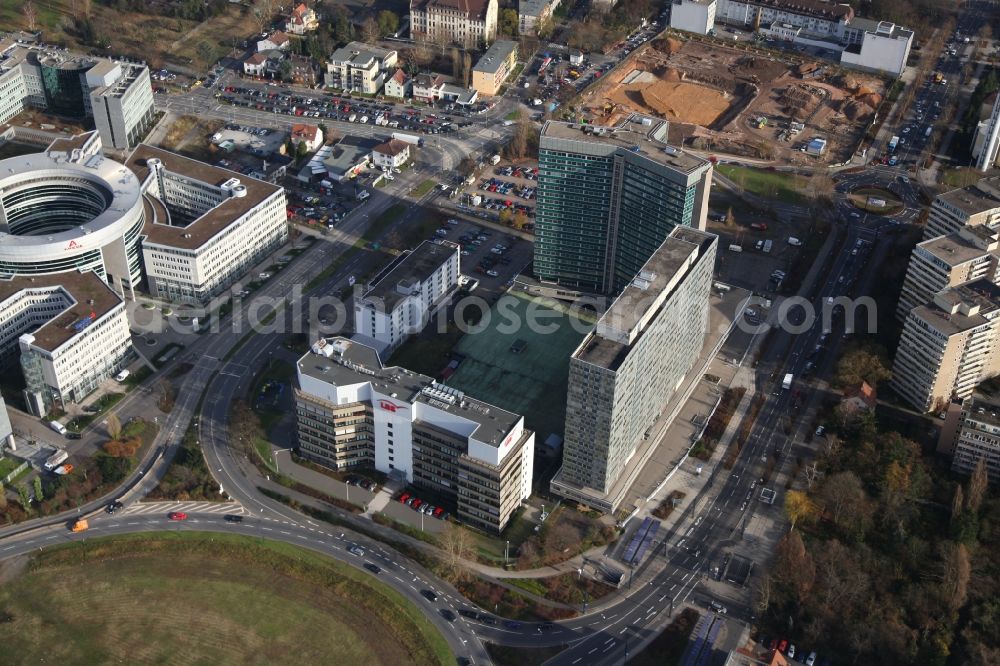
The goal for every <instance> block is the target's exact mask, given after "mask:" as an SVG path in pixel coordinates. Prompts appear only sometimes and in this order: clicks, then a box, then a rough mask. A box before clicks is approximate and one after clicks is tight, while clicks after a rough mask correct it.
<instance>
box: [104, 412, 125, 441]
mask: <svg viewBox="0 0 1000 666" xmlns="http://www.w3.org/2000/svg"><path fill="white" fill-rule="evenodd" d="M106 423H107V426H108V436H109V437H111V439H118V438H119V437H121V436H122V422H121V421H120V420H119V419H118V415H117V414H108V418H107V420H106Z"/></svg>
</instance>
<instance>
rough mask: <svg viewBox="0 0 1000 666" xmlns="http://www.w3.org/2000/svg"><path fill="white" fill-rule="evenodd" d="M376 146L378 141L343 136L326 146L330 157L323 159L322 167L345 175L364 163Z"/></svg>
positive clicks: (361, 137)
mask: <svg viewBox="0 0 1000 666" xmlns="http://www.w3.org/2000/svg"><path fill="white" fill-rule="evenodd" d="M378 144H379V140H378V139H374V138H367V137H363V136H345V137H344V138H343V139H341V140H340V141H338V142H337V143H335V144H334V145H332V146H327V148H329V150H330V155H329V156H328V157H326V158H324V159H323V166H325V167H326V168H327V170H328V171H330V172H332V173H338V174H343V175H346V174H347V172H348V171H350V170H351V169H353V168H354V167H356V166H358V164H360V163H361V162H363V161H365V160H366V159H367V158H368V156H369V155H370V154H371V152H372V150H374V148H375V146H377V145H378Z"/></svg>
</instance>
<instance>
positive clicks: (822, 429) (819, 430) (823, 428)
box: [815, 426, 826, 437]
mask: <svg viewBox="0 0 1000 666" xmlns="http://www.w3.org/2000/svg"><path fill="white" fill-rule="evenodd" d="M825 432H826V426H820V427H818V428H816V433H815V434H816V436H817V437H822V436H823V433H825Z"/></svg>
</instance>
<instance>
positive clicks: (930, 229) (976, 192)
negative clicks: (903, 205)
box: [924, 176, 1000, 240]
mask: <svg viewBox="0 0 1000 666" xmlns="http://www.w3.org/2000/svg"><path fill="white" fill-rule="evenodd" d="M980 224H982V225H986V226H987V227H989V228H990V229H996V228H997V227H1000V177H998V176H990V177H987V178H983V179H981V180H979V182H977V183H976V184H975V185H969V186H968V187H962V188H958V189H954V190H949V191H948V192H943V193H941V194H939V195H937V196H936V197H935V198H934V203H933V204H931V209H930V214H929V216H928V218H927V226H926V227H925V228H924V239H925V240H926V239H929V238H936V237H938V236H943V235H945V234H951V233H954V232H956V231H958V230H959V229H961V228H962V227H972V226H976V225H980Z"/></svg>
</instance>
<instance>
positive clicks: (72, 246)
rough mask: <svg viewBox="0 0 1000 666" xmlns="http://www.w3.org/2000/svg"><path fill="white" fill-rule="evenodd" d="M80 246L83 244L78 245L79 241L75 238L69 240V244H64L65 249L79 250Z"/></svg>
mask: <svg viewBox="0 0 1000 666" xmlns="http://www.w3.org/2000/svg"><path fill="white" fill-rule="evenodd" d="M81 247H83V246H82V245H80V244H79V243H77V242H76V241H75V240H71V241H70V242H69V245H67V246H66V249H67V250H79V249H80V248H81Z"/></svg>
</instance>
